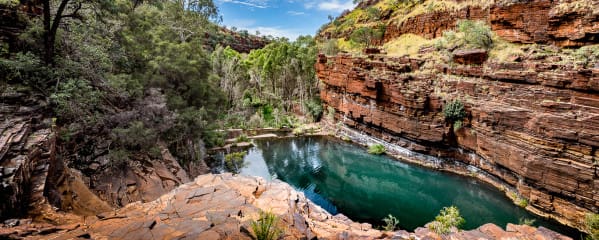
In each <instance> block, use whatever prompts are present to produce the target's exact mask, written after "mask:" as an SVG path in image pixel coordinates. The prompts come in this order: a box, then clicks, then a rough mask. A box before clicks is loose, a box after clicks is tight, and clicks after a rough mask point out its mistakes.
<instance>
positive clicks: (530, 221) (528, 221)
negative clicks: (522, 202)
mask: <svg viewBox="0 0 599 240" xmlns="http://www.w3.org/2000/svg"><path fill="white" fill-rule="evenodd" d="M534 223H535V220H534V219H530V218H520V219H518V224H519V225H528V226H532V225H533V224H534Z"/></svg>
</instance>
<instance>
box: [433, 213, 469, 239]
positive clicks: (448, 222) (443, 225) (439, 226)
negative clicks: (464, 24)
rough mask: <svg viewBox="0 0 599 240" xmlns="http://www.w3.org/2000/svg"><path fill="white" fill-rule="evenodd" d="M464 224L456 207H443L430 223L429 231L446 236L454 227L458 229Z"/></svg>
mask: <svg viewBox="0 0 599 240" xmlns="http://www.w3.org/2000/svg"><path fill="white" fill-rule="evenodd" d="M465 222H466V221H465V220H464V218H462V216H461V215H460V210H459V209H458V208H457V207H456V206H450V207H444V208H443V209H441V211H440V212H439V215H437V216H436V217H435V221H434V222H432V223H431V230H433V231H434V232H436V233H437V234H440V235H442V234H447V233H450V231H451V229H452V228H454V227H455V228H457V229H460V227H461V226H462V225H463V224H464V223H465Z"/></svg>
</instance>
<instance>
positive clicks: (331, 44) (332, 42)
mask: <svg viewBox="0 0 599 240" xmlns="http://www.w3.org/2000/svg"><path fill="white" fill-rule="evenodd" d="M339 51H340V50H339V46H337V39H329V40H327V42H326V43H325V44H324V46H323V48H322V52H323V53H324V54H325V55H327V56H335V55H337V53H339Z"/></svg>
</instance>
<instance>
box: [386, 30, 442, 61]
mask: <svg viewBox="0 0 599 240" xmlns="http://www.w3.org/2000/svg"><path fill="white" fill-rule="evenodd" d="M430 42H431V40H428V39H426V38H423V37H421V36H418V35H416V34H410V33H408V34H403V35H401V36H400V37H399V38H396V39H393V40H392V41H390V42H387V43H385V45H383V49H384V50H385V52H387V54H388V55H390V56H405V55H408V56H414V55H416V54H418V51H419V50H420V48H421V47H422V46H425V45H428V44H430Z"/></svg>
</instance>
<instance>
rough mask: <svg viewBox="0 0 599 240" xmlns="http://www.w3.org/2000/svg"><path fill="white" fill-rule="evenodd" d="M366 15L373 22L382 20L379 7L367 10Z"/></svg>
mask: <svg viewBox="0 0 599 240" xmlns="http://www.w3.org/2000/svg"><path fill="white" fill-rule="evenodd" d="M366 14H367V15H368V18H369V19H370V20H371V21H374V20H378V19H379V18H381V10H380V9H379V8H377V7H368V8H366Z"/></svg>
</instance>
